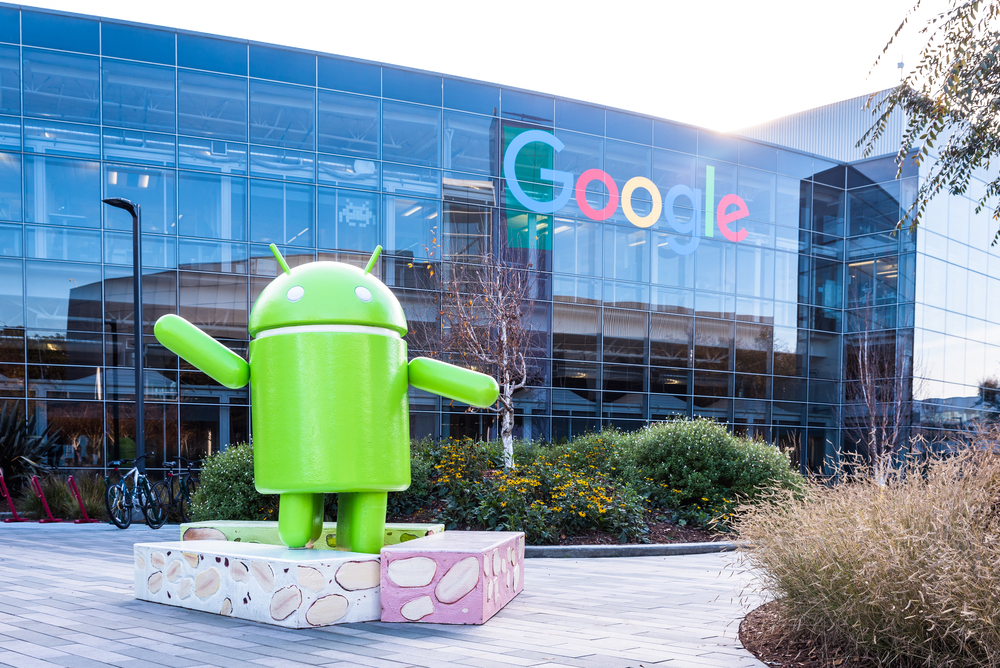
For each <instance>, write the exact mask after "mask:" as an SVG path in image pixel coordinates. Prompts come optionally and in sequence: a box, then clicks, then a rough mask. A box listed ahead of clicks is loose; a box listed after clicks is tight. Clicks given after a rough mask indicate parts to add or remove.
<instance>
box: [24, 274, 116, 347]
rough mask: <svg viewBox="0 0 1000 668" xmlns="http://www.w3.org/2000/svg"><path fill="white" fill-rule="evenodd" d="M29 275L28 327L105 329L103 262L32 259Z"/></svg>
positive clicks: (61, 329) (59, 329)
mask: <svg viewBox="0 0 1000 668" xmlns="http://www.w3.org/2000/svg"><path fill="white" fill-rule="evenodd" d="M25 275H26V279H27V280H26V281H25V284H26V288H27V292H26V297H27V307H28V309H27V311H28V313H27V315H28V319H27V325H28V327H32V328H38V329H50V330H58V331H65V330H67V329H72V330H77V331H100V330H101V329H103V322H102V320H103V318H102V303H101V296H102V295H101V287H102V286H101V267H100V266H99V265H87V264H69V263H62V262H44V261H39V260H29V261H28V262H26V274H25Z"/></svg>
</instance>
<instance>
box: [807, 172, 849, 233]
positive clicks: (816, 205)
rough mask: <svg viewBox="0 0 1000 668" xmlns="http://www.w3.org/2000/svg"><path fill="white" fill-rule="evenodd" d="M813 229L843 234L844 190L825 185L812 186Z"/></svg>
mask: <svg viewBox="0 0 1000 668" xmlns="http://www.w3.org/2000/svg"><path fill="white" fill-rule="evenodd" d="M812 206H813V230H815V231H816V232H823V233H824V234H833V235H835V236H843V234H844V208H845V205H844V192H843V191H842V190H836V189H834V188H828V187H827V186H821V185H818V184H817V185H815V186H813V205H812Z"/></svg>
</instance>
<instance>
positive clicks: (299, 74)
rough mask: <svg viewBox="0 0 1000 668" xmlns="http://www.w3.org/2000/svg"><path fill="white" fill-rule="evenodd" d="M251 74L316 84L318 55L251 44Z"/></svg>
mask: <svg viewBox="0 0 1000 668" xmlns="http://www.w3.org/2000/svg"><path fill="white" fill-rule="evenodd" d="M250 76H252V77H257V78H260V79H273V80H274V81H287V82H288V83H296V84H303V85H305V86H315V85H316V56H315V54H312V53H303V52H301V51H289V50H288V49H276V48H274V47H270V46H264V45H262V44H251V45H250ZM251 85H252V84H251Z"/></svg>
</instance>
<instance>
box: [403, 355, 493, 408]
mask: <svg viewBox="0 0 1000 668" xmlns="http://www.w3.org/2000/svg"><path fill="white" fill-rule="evenodd" d="M408 373H409V381H410V385H412V386H413V387H415V388H417V389H418V390H425V391H427V392H432V393H434V394H439V395H441V396H442V397H445V398H447V399H454V400H455V401H461V402H462V403H466V404H469V405H470V406H476V407H477V408H486V407H487V406H492V405H493V403H494V402H496V400H497V397H498V396H500V388H499V387H498V386H497V382H496V381H495V380H493V379H492V378H490V377H489V376H487V375H486V374H484V373H479V372H478V371H472V370H471V369H463V368H462V367H460V366H455V365H454V364H448V363H447V362H441V361H439V360H432V359H430V358H429V357H417V358H414V359H413V360H411V361H410V364H409V369H408Z"/></svg>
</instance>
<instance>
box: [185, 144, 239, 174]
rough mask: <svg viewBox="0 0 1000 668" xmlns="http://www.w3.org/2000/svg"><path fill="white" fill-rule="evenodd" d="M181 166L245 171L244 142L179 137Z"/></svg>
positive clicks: (228, 172)
mask: <svg viewBox="0 0 1000 668" xmlns="http://www.w3.org/2000/svg"><path fill="white" fill-rule="evenodd" d="M179 141H180V145H179V146H178V153H179V154H180V164H181V167H190V168H192V169H200V170H203V171H209V172H222V173H224V174H246V173H247V147H246V144H234V143H232V142H225V141H213V140H210V139H191V138H190V137H180V138H179Z"/></svg>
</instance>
